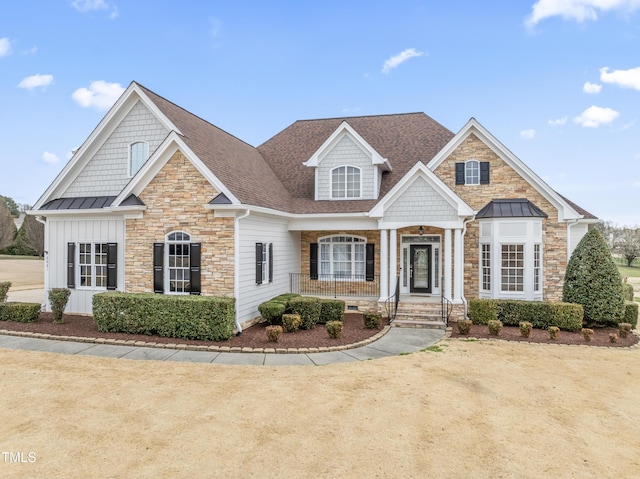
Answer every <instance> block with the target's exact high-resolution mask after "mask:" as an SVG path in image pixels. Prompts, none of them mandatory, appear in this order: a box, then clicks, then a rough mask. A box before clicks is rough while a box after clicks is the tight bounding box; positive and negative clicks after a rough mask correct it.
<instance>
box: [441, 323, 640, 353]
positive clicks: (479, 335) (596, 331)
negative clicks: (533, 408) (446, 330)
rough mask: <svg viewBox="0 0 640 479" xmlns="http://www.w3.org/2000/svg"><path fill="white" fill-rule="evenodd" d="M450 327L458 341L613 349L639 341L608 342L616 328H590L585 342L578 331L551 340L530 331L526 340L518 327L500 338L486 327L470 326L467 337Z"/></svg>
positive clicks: (508, 328) (632, 336)
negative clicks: (491, 341) (472, 339)
mask: <svg viewBox="0 0 640 479" xmlns="http://www.w3.org/2000/svg"><path fill="white" fill-rule="evenodd" d="M452 326H453V328H452V331H451V337H452V338H459V339H470V338H476V339H506V340H508V341H526V342H529V343H554V344H581V345H586V346H609V347H615V348H624V347H628V346H632V345H634V344H637V343H638V339H639V338H638V336H636V335H635V334H633V333H630V334H629V335H628V336H627V337H626V338H620V337H619V338H618V342H617V343H612V342H611V341H610V340H609V333H615V334H618V336H619V331H618V329H617V328H596V327H594V328H591V329H593V338H592V339H591V341H590V342H587V341H585V339H584V338H583V337H582V333H581V332H580V331H578V332H570V331H560V334H559V335H558V339H556V340H553V339H550V338H549V331H547V330H546V329H532V330H531V335H530V336H529V337H528V338H524V337H522V335H521V334H520V328H519V327H518V326H504V327H503V328H502V331H501V332H500V336H497V337H496V336H491V335H490V334H489V327H488V326H483V325H476V324H474V325H473V326H471V331H469V334H468V335H463V334H460V333H459V332H458V327H457V325H456V324H455V323H453V324H452Z"/></svg>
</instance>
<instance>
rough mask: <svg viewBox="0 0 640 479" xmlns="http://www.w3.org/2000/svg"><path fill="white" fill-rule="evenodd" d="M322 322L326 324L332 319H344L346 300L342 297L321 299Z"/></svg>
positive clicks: (320, 321)
mask: <svg viewBox="0 0 640 479" xmlns="http://www.w3.org/2000/svg"><path fill="white" fill-rule="evenodd" d="M320 304H321V306H322V307H321V309H320V319H319V320H318V322H319V323H320V324H326V323H328V322H330V321H342V317H343V316H344V301H342V300H341V299H322V300H320Z"/></svg>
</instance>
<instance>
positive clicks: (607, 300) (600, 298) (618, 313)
mask: <svg viewBox="0 0 640 479" xmlns="http://www.w3.org/2000/svg"><path fill="white" fill-rule="evenodd" d="M562 296H563V298H562V300H563V301H565V302H567V303H577V304H581V305H582V307H583V308H584V320H585V321H586V322H587V324H589V325H599V326H605V325H617V324H618V323H619V322H620V320H621V319H622V317H623V315H624V297H623V294H622V280H621V278H620V273H619V272H618V268H617V267H616V265H615V263H614V262H613V258H612V257H611V251H610V250H609V247H608V246H607V243H606V242H605V240H604V238H603V237H602V234H601V233H600V231H598V230H597V229H595V228H593V229H591V230H589V231H588V232H587V234H586V235H584V237H583V238H582V240H581V241H580V243H578V246H577V247H576V249H575V250H574V251H573V254H572V255H571V259H570V260H569V264H568V265H567V270H566V272H565V276H564V289H563V294H562Z"/></svg>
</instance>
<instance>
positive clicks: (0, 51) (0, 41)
mask: <svg viewBox="0 0 640 479" xmlns="http://www.w3.org/2000/svg"><path fill="white" fill-rule="evenodd" d="M10 54H11V42H10V41H9V38H7V37H4V38H0V57H6V56H7V55H10Z"/></svg>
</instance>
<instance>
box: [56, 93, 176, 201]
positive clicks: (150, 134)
mask: <svg viewBox="0 0 640 479" xmlns="http://www.w3.org/2000/svg"><path fill="white" fill-rule="evenodd" d="M168 134H169V131H168V130H167V129H166V128H165V127H164V126H163V125H162V124H161V123H160V122H159V121H158V119H157V118H156V117H155V116H154V115H153V113H151V112H150V111H149V110H148V109H147V107H145V106H144V105H143V104H142V102H140V101H138V102H137V103H136V104H135V105H134V107H133V108H132V109H131V111H130V112H129V114H128V115H127V116H126V117H125V118H124V119H123V120H122V122H121V123H120V124H119V125H118V126H117V127H116V129H115V130H114V131H113V133H112V134H111V135H110V136H109V138H107V140H106V141H105V142H104V144H103V145H102V146H100V148H99V149H98V151H97V152H96V154H95V155H94V156H93V158H91V160H89V163H88V164H87V165H86V166H85V168H84V169H83V170H82V172H81V173H80V174H79V175H78V177H77V178H76V179H75V180H74V181H73V183H71V185H70V186H69V188H67V190H66V191H65V192H64V194H63V195H62V196H63V197H68V198H74V197H79V196H110V195H118V194H119V193H120V192H121V191H122V189H123V188H124V187H125V186H126V184H127V183H128V182H129V180H130V179H131V177H130V176H129V145H130V144H131V143H135V142H137V141H145V142H147V143H148V144H149V155H151V154H153V152H154V151H155V150H156V148H158V146H159V145H160V143H162V141H163V140H164V139H165V138H166V137H167V135H168Z"/></svg>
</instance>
